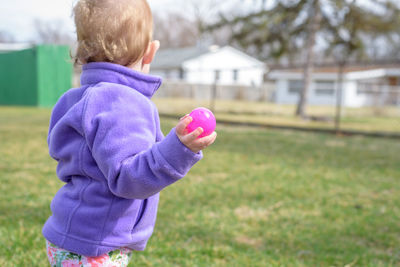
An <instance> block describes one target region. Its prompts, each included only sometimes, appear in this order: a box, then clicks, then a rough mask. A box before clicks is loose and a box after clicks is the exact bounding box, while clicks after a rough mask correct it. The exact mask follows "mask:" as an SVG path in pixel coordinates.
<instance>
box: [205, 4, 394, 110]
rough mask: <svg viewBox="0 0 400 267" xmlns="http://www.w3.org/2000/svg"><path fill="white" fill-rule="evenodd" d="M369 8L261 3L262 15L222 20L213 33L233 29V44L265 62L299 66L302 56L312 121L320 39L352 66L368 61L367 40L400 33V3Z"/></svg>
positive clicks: (212, 27) (254, 13)
mask: <svg viewBox="0 0 400 267" xmlns="http://www.w3.org/2000/svg"><path fill="white" fill-rule="evenodd" d="M259 1H261V0H259ZM367 2H368V4H365V3H367ZM363 3H364V4H363V5H361V4H359V1H356V0H298V1H288V0H275V1H261V5H260V6H261V8H260V9H259V10H257V11H252V12H250V13H249V14H246V15H242V16H235V17H228V16H226V15H221V16H220V20H219V22H217V23H214V24H211V25H209V26H208V28H207V29H208V30H210V31H213V30H215V29H218V28H220V27H224V26H226V25H230V27H231V28H232V32H233V34H232V42H235V43H237V44H238V45H239V46H241V47H243V48H245V49H249V48H253V49H255V50H256V51H257V52H258V54H259V55H260V56H261V57H263V58H265V59H275V60H278V59H280V58H282V57H283V56H287V57H288V58H289V59H290V60H293V59H295V58H296V57H298V56H299V55H301V58H302V61H304V81H303V82H304V86H303V89H302V90H301V92H300V97H299V102H298V106H297V109H296V114H297V115H299V116H301V117H306V112H305V107H306V103H307V92H308V91H309V90H308V89H309V86H310V83H311V73H312V71H313V65H314V62H315V47H316V44H317V39H319V40H324V41H322V43H324V44H325V46H326V47H328V49H327V51H334V50H337V47H340V46H341V47H343V48H342V51H343V53H344V55H345V57H344V58H346V60H347V59H349V56H351V55H355V54H356V53H355V51H357V52H358V53H357V54H358V56H360V55H364V50H365V46H366V45H365V43H364V41H365V37H366V36H369V35H371V34H379V35H381V36H382V35H385V36H387V35H389V34H391V33H393V32H394V31H396V28H398V27H399V25H400V24H399V21H398V18H399V15H398V14H399V7H398V6H397V5H396V4H395V0H369V1H363ZM335 48H336V49H335ZM339 50H340V49H339Z"/></svg>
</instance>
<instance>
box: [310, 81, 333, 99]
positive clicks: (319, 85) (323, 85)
mask: <svg viewBox="0 0 400 267" xmlns="http://www.w3.org/2000/svg"><path fill="white" fill-rule="evenodd" d="M334 93H335V83H334V82H333V81H316V82H315V94H316V95H317V96H333V95H334Z"/></svg>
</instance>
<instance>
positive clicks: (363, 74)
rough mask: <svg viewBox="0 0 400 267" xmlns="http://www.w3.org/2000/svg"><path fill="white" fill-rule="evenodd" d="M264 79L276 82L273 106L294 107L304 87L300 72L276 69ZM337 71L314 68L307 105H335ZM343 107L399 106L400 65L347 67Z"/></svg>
mask: <svg viewBox="0 0 400 267" xmlns="http://www.w3.org/2000/svg"><path fill="white" fill-rule="evenodd" d="M267 78H268V79H269V80H272V81H274V82H275V96H274V99H273V100H274V102H276V103H279V104H296V103H297V102H298V99H299V91H300V89H301V88H302V87H303V82H302V80H303V70H302V69H300V68H299V69H279V70H278V69H276V70H273V71H271V72H270V73H268V76H267ZM337 88H338V68H337V67H320V68H315V69H314V72H313V74H312V83H311V86H310V91H309V92H308V99H307V103H308V104H310V105H335V104H336V98H337ZM342 101H343V102H342V104H343V105H344V106H347V107H361V106H370V105H377V104H378V105H379V104H392V105H400V65H399V64H397V65H380V66H378V65H375V66H353V67H352V66H349V67H346V68H345V69H344V77H343V91H342Z"/></svg>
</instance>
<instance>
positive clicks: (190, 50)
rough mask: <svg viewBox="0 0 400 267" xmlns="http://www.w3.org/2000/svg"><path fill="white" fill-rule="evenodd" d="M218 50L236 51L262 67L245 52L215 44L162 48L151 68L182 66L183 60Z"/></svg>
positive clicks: (176, 67)
mask: <svg viewBox="0 0 400 267" xmlns="http://www.w3.org/2000/svg"><path fill="white" fill-rule="evenodd" d="M219 51H231V52H234V53H236V54H237V55H239V56H241V57H244V58H246V59H247V60H249V61H252V62H253V64H255V65H256V66H260V67H263V66H264V65H265V64H264V63H263V62H261V61H259V60H258V59H256V58H254V57H252V56H249V55H247V54H246V53H244V52H242V51H240V50H238V49H236V48H233V47H230V46H224V47H219V46H216V45H213V46H209V47H199V46H193V47H186V48H173V49H164V50H160V51H159V52H158V53H157V55H156V57H155V58H154V61H153V63H152V64H151V67H152V69H178V68H181V67H182V64H183V63H184V62H187V61H189V60H193V59H196V58H199V57H201V56H203V55H206V54H209V53H215V52H219Z"/></svg>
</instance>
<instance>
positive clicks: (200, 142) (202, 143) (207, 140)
mask: <svg viewBox="0 0 400 267" xmlns="http://www.w3.org/2000/svg"><path fill="white" fill-rule="evenodd" d="M216 138H217V133H216V132H213V133H212V134H210V135H208V136H205V137H202V138H200V139H197V140H196V143H197V144H196V145H197V146H198V147H199V148H200V149H204V148H206V147H208V146H210V145H212V144H213V143H214V142H215V139H216Z"/></svg>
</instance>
